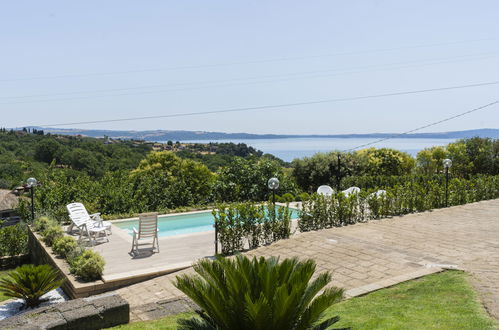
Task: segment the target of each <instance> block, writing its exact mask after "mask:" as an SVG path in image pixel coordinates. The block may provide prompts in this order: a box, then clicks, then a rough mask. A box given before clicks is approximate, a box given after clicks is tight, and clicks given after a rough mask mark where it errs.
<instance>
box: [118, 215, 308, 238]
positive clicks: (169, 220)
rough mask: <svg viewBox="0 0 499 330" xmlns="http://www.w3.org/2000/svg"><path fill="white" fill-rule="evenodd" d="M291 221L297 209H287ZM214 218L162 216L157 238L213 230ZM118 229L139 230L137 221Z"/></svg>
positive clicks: (119, 223) (126, 223)
mask: <svg viewBox="0 0 499 330" xmlns="http://www.w3.org/2000/svg"><path fill="white" fill-rule="evenodd" d="M289 210H290V211H291V219H298V218H299V213H298V210H297V209H293V208H289ZM213 223H214V218H213V215H212V214H211V211H205V212H196V213H186V214H177V215H163V216H160V217H159V218H158V229H159V233H158V236H159V237H167V236H177V235H184V234H192V233H201V232H205V231H212V230H215V229H214V228H213ZM113 224H114V225H115V226H117V227H118V228H120V229H122V230H124V231H126V232H127V233H128V234H129V235H133V227H135V228H137V230H138V229H139V220H137V219H136V220H126V221H119V222H114V223H113Z"/></svg>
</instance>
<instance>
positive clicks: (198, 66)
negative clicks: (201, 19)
mask: <svg viewBox="0 0 499 330" xmlns="http://www.w3.org/2000/svg"><path fill="white" fill-rule="evenodd" d="M498 39H499V37H491V38H480V39H471V40H461V41H449V42H439V43H429V44H420V45H412V46H402V47H392V48H381V49H368V50H360V51H350V52H338V53H330V54H319V55H304V56H294V57H278V58H270V59H262V60H249V61H235V62H226V63H212V64H200V65H185V66H173V67H162V68H149V69H138V70H123V71H108V72H94V73H74V74H66V75H53V76H38V77H37V76H34V77H24V78H11V79H0V82H12V81H27V80H43V79H62V78H84V77H94V76H108V75H120V74H131V73H144V72H158V71H173V70H186V69H202V68H215V67H224V66H234V65H241V64H261V63H272V62H285V61H297V60H304V59H312V58H323V57H336V56H345V55H355V54H369V53H380V52H391V51H398V50H407V49H417V48H429V47H438V46H449V45H457V44H466V43H475V42H482V41H494V40H498Z"/></svg>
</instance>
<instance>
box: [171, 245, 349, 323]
mask: <svg viewBox="0 0 499 330" xmlns="http://www.w3.org/2000/svg"><path fill="white" fill-rule="evenodd" d="M194 270H195V271H196V273H197V274H196V275H181V276H177V278H176V282H175V286H176V287H177V288H178V289H180V290H181V291H182V292H184V293H185V294H186V295H187V296H188V297H189V298H191V299H192V300H193V301H194V302H195V303H196V304H197V305H198V306H199V307H200V308H201V310H200V311H197V313H198V315H199V316H200V317H201V319H199V318H191V319H183V320H180V321H179V325H180V327H181V328H183V329H239V330H245V329H248V330H249V329H251V330H258V329H290V330H293V329H326V328H327V327H328V326H330V325H332V324H333V323H335V322H337V321H338V320H339V317H332V318H328V319H322V317H323V316H324V311H325V310H326V309H327V308H328V307H329V306H331V305H332V304H334V303H336V302H338V301H340V300H341V298H342V296H343V290H342V289H339V288H336V287H329V288H326V289H324V291H323V292H322V293H321V294H320V295H319V292H321V290H322V289H323V288H324V287H325V286H326V285H327V284H328V283H329V282H330V281H331V274H330V273H328V272H326V273H322V274H319V275H318V276H317V277H316V278H315V279H314V280H312V275H313V274H314V272H315V262H314V261H313V260H306V261H302V262H300V261H298V259H297V258H292V259H284V260H283V261H281V262H279V259H278V258H276V257H270V258H268V259H265V258H263V257H260V258H259V259H258V258H256V257H253V259H249V258H248V257H246V256H243V255H238V256H236V257H235V259H229V258H222V257H218V258H217V259H216V260H215V261H210V260H201V261H198V263H197V264H195V265H194Z"/></svg>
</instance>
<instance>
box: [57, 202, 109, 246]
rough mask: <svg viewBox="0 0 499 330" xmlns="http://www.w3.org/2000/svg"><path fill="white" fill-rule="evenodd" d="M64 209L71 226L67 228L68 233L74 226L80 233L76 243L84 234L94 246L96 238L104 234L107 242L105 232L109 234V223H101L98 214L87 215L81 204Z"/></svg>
mask: <svg viewBox="0 0 499 330" xmlns="http://www.w3.org/2000/svg"><path fill="white" fill-rule="evenodd" d="M66 209H67V210H68V212H69V218H70V219H71V225H70V226H69V227H68V232H72V231H73V228H74V227H75V226H76V228H78V230H79V232H80V237H78V241H80V240H81V239H82V237H83V235H85V234H86V235H87V236H88V238H89V240H90V241H91V242H92V244H95V241H96V239H97V237H98V236H99V235H100V234H104V236H105V237H106V239H107V241H108V242H109V238H108V237H107V232H108V231H109V233H111V223H110V222H107V221H102V219H101V217H100V213H94V214H88V212H87V209H86V208H85V206H84V205H83V204H82V203H71V204H68V205H66ZM92 238H93V241H92Z"/></svg>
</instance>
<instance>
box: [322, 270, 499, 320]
mask: <svg viewBox="0 0 499 330" xmlns="http://www.w3.org/2000/svg"><path fill="white" fill-rule="evenodd" d="M328 313H329V314H330V315H339V316H340V322H338V323H336V324H335V325H334V326H335V327H337V328H341V327H351V328H352V329H497V326H498V325H499V324H498V323H497V322H495V321H494V320H493V319H492V318H491V317H490V316H488V314H487V312H486V311H485V310H484V308H483V307H482V305H481V304H480V302H479V301H478V298H477V295H476V293H475V291H474V290H473V288H472V287H471V285H470V284H469V282H468V275H467V274H466V273H464V272H460V271H446V272H442V273H437V274H432V275H428V276H425V277H423V278H420V279H417V280H413V281H409V282H405V283H401V284H399V285H396V286H393V287H391V288H387V289H383V290H379V291H376V292H373V293H371V294H368V295H366V296H363V297H357V298H354V299H350V300H346V301H343V302H341V303H339V304H337V305H334V306H332V307H331V308H330V309H329V310H328Z"/></svg>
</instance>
